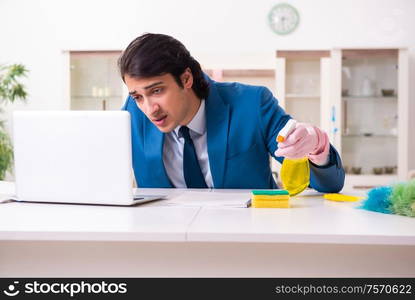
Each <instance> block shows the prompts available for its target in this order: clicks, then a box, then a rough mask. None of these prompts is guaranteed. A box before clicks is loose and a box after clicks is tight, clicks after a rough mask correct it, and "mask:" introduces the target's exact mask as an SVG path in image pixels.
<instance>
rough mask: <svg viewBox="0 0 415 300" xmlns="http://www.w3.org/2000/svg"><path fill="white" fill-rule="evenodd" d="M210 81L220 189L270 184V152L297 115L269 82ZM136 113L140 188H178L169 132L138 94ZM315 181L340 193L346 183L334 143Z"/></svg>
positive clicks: (210, 124)
mask: <svg viewBox="0 0 415 300" xmlns="http://www.w3.org/2000/svg"><path fill="white" fill-rule="evenodd" d="M207 79H208V81H209V96H208V97H207V99H205V101H206V111H205V112H206V129H207V148H208V149H207V150H208V155H209V164H210V170H211V173H212V178H213V183H214V187H215V188H245V189H254V188H255V189H270V188H277V185H276V183H275V182H274V180H273V177H272V174H271V169H270V164H269V154H271V155H272V156H273V157H274V158H276V159H277V160H278V161H280V162H282V160H283V158H282V157H275V156H274V152H275V150H276V149H277V142H276V136H277V133H278V132H279V131H280V129H281V128H282V127H283V126H284V125H285V123H286V122H287V120H288V119H290V118H291V117H290V116H289V115H288V114H286V113H285V112H284V110H283V109H282V108H281V107H280V106H279V105H278V101H277V100H276V99H275V98H274V97H273V95H272V93H271V92H270V91H269V90H268V89H267V88H265V87H260V86H250V85H244V84H240V83H219V82H215V81H213V80H210V79H209V78H207ZM123 109H124V110H127V111H129V112H130V114H131V132H132V148H133V149H132V151H133V168H134V174H135V178H136V181H137V185H138V186H139V187H152V188H155V187H159V188H169V187H173V186H172V184H171V183H170V180H169V178H168V176H167V173H166V170H165V168H164V164H163V153H162V151H163V142H164V133H162V132H161V131H159V130H158V129H157V127H156V126H154V125H153V123H151V121H150V120H149V119H148V118H147V117H146V116H145V115H144V113H142V112H141V110H140V109H139V108H138V107H137V105H136V103H135V101H134V99H133V98H131V97H128V99H127V101H126V103H125V105H124V107H123ZM310 172H311V173H310V186H311V187H312V188H314V189H316V190H317V191H320V192H338V191H340V190H341V189H342V187H343V184H344V170H343V168H342V164H341V160H340V157H339V155H338V153H337V151H336V150H335V149H334V147H333V146H330V161H329V164H328V165H327V166H324V167H319V166H316V165H314V164H312V163H310Z"/></svg>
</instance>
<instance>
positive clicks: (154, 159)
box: [144, 119, 173, 188]
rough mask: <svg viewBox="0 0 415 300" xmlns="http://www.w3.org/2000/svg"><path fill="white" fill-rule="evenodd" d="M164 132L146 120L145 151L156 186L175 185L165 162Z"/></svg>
mask: <svg viewBox="0 0 415 300" xmlns="http://www.w3.org/2000/svg"><path fill="white" fill-rule="evenodd" d="M163 143H164V133H162V132H161V131H160V130H158V129H157V127H156V126H154V125H153V124H152V123H151V122H150V121H149V120H147V119H145V120H144V153H145V157H146V162H147V164H148V166H149V167H148V168H147V170H148V171H149V172H151V174H149V175H150V177H151V182H153V183H154V185H155V186H159V187H166V188H171V187H173V186H172V184H171V182H170V180H169V178H168V176H167V173H166V169H165V167H164V163H163Z"/></svg>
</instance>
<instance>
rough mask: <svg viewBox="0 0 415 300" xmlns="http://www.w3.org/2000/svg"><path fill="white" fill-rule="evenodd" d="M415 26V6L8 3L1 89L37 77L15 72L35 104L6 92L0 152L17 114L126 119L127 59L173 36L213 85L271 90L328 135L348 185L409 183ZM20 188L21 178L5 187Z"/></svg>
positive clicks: (229, 0)
mask: <svg viewBox="0 0 415 300" xmlns="http://www.w3.org/2000/svg"><path fill="white" fill-rule="evenodd" d="M414 15H415V1H413V0H314V1H309V0H285V1H279V0H262V1H237V0H220V1H219V0H211V1H207V2H206V1H190V0H175V1H163V0H152V1H140V0H118V1H115V0H108V1H98V0H83V1H80V0H70V1H69V0H60V1H52V0H37V1H29V0H0V28H1V33H2V35H1V46H0V65H1V66H2V69H1V70H2V71H1V72H2V73H0V76H2V77H0V83H1V79H2V80H3V81H4V79H5V78H6V77H5V76H7V74H9V75H10V73H7V72H11V70H12V71H13V68H12V67H10V66H13V65H15V64H18V65H21V66H20V67H24V70H27V72H24V70H23V71H22V70H19V69H14V72H15V73H14V75H15V76H16V79H17V81H18V82H19V83H21V84H23V86H24V91H25V92H27V95H24V93H23V94H22V93H20V94H19V89H17V90H15V94H14V97H13V95H11V94H7V93H6V92H5V91H4V90H3V93H2V90H1V88H2V85H1V84H0V100H1V102H0V105H1V109H2V113H1V116H0V118H1V120H3V121H4V125H3V129H2V130H1V133H2V134H4V135H5V136H6V138H5V139H3V138H2V140H0V143H7V136H11V134H12V128H13V124H12V118H11V116H12V112H13V111H15V110H119V109H120V108H121V106H122V105H123V103H124V101H125V99H126V97H127V94H128V92H127V90H126V88H125V86H124V85H123V82H122V80H121V79H120V76H119V73H118V70H117V59H118V57H119V55H120V53H121V51H122V50H123V49H125V48H126V46H127V45H128V44H129V42H130V41H131V40H133V39H134V38H136V37H137V36H139V35H141V34H143V33H145V32H152V33H164V34H168V35H172V36H173V37H175V38H177V39H178V40H180V41H181V42H182V43H183V44H184V45H185V46H186V47H187V48H188V49H189V50H190V52H191V54H192V55H193V56H194V57H195V58H196V59H197V60H198V61H199V62H200V63H201V65H202V68H203V69H204V70H205V72H206V73H207V74H208V75H209V76H210V77H212V78H213V79H214V80H217V81H238V82H242V83H248V84H254V85H263V86H267V87H268V88H269V89H270V90H271V91H272V92H273V93H274V95H275V97H276V98H277V100H278V101H279V103H280V104H281V105H282V106H283V107H284V108H285V109H286V111H287V112H288V113H290V114H291V115H292V116H293V117H294V118H296V119H297V120H299V121H302V122H308V123H312V124H314V125H317V126H320V127H321V128H322V129H324V130H325V131H326V132H327V133H328V134H329V137H330V140H331V143H332V144H333V145H335V146H336V148H337V149H338V150H339V152H340V154H341V157H342V159H343V165H344V167H345V170H346V173H347V177H346V185H348V186H351V187H355V188H356V187H357V188H358V187H370V186H377V185H383V184H391V183H393V182H396V181H399V180H407V179H409V178H410V177H411V176H415V171H411V170H415V156H414V155H413V154H414V153H415V133H414V131H413V128H415V114H414V112H415V85H414V84H411V82H414V79H415V18H414V17H413V16H414ZM21 73H25V74H26V76H19V75H22V74H21ZM1 74H2V75H1ZM13 78H14V77H13ZM4 86H5V85H4V82H3V87H4ZM20 92H22V91H20ZM19 96H21V97H20V98H19ZM21 98H25V100H24V101H21ZM2 136H3V135H2ZM0 148H1V147H0ZM6 148H7V147H6ZM2 155H5V157H6V158H7V155H8V154H7V151H0V161H3V159H2V158H1V156H2ZM270 163H271V165H272V168H273V170H274V172H275V176H276V177H278V172H279V168H280V166H279V164H278V163H275V162H272V161H271V160H270ZM6 164H7V162H6ZM3 165H5V163H3ZM1 167H2V166H1V165H0V168H1ZM0 171H1V170H0ZM13 178H14V177H13V172H12V169H10V170H9V171H8V172H7V173H6V174H5V176H4V178H1V179H3V180H8V181H13Z"/></svg>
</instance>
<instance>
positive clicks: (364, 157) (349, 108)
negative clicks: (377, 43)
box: [332, 48, 409, 186]
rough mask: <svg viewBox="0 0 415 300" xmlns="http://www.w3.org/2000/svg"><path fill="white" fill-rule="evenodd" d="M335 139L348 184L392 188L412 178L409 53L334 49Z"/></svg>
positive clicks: (395, 50) (404, 50) (389, 50)
mask: <svg viewBox="0 0 415 300" xmlns="http://www.w3.org/2000/svg"><path fill="white" fill-rule="evenodd" d="M332 60H333V68H332V72H333V73H332V75H333V77H332V78H333V80H332V102H333V107H334V108H335V110H336V112H338V113H337V122H336V126H337V127H338V128H339V130H338V132H337V136H336V140H335V144H336V147H337V149H339V151H340V152H341V156H342V159H343V164H344V166H345V169H346V171H347V177H346V181H347V183H349V184H350V185H353V186H356V185H379V184H391V183H394V182H396V181H398V180H405V179H406V177H407V174H408V140H409V127H408V126H409V125H408V118H409V109H408V88H409V86H408V52H407V50H406V49H398V48H395V49H334V50H332Z"/></svg>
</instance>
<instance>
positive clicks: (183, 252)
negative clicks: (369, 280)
mask: <svg viewBox="0 0 415 300" xmlns="http://www.w3.org/2000/svg"><path fill="white" fill-rule="evenodd" d="M12 188H13V187H12V185H10V184H6V183H1V184H0V192H3V193H8V192H10V191H11V190H12ZM172 192H173V194H175V195H177V194H180V193H183V191H180V190H173V191H172ZM207 192H212V191H207ZM230 192H232V193H234V192H240V193H242V194H244V196H246V195H247V194H246V193H247V192H246V191H230ZM292 204H293V207H292V208H290V209H252V208H247V209H245V208H218V207H177V206H175V207H169V206H162V204H161V203H156V202H154V203H149V204H145V205H141V206H136V207H106V206H90V205H61V204H34V203H5V204H0V276H15V277H23V276H24V277H30V276H32V277H37V276H46V277H67V276H79V277H99V276H101V277H119V276H123V277H130V276H131V277H140V276H145V277H147V276H152V277H159V276H160V277H205V276H206V277H226V276H233V277H264V276H265V277H268V276H269V277H274V276H275V277H292V276H295V277H314V276H318V277H324V276H326V277H331V276H336V277H348V276H350V277H372V276H375V277H376V276H386V277H394V276H412V277H413V276H415V219H414V218H408V217H401V216H395V215H384V214H379V213H374V212H368V211H363V210H358V209H355V208H354V207H353V206H355V205H356V204H354V203H337V202H329V201H326V200H323V199H322V198H321V197H318V196H314V197H312V196H310V197H302V198H297V199H293V200H292Z"/></svg>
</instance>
